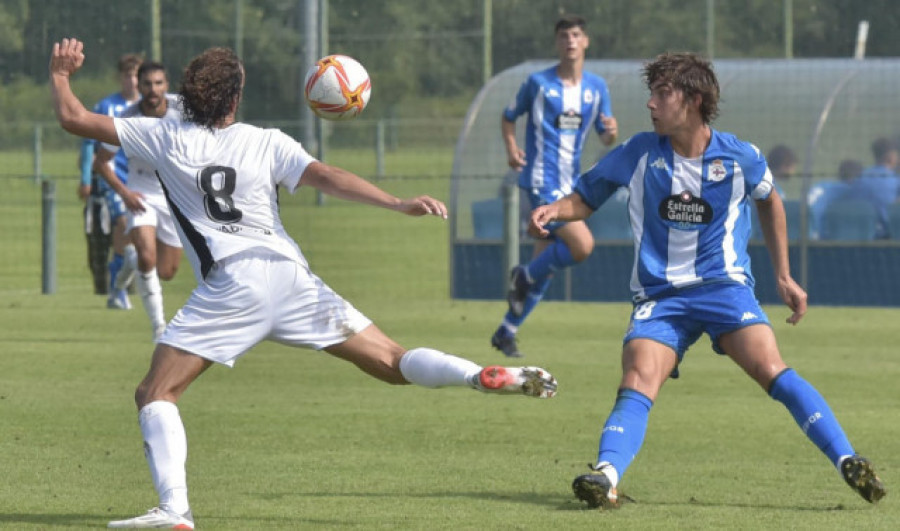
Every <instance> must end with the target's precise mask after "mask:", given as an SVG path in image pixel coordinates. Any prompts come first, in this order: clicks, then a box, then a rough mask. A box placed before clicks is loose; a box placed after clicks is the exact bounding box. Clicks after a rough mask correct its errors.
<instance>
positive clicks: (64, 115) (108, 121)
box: [50, 39, 119, 146]
mask: <svg viewBox="0 0 900 531" xmlns="http://www.w3.org/2000/svg"><path fill="white" fill-rule="evenodd" d="M83 50H84V43H82V42H81V41H79V40H77V39H63V40H62V41H60V42H58V43H56V44H54V45H53V52H52V53H51V54H50V93H51V94H52V95H53V110H54V111H55V112H56V119H57V120H58V121H59V124H60V125H61V126H62V128H63V129H65V130H66V131H68V132H70V133H72V134H75V135H78V136H83V137H87V138H93V139H95V140H100V141H101V142H106V143H107V144H113V145H116V146H118V145H119V135H118V133H116V127H115V125H114V124H113V119H112V118H111V117H109V116H106V115H103V114H97V113H93V112H90V111H89V110H87V109H86V108H85V107H84V105H83V104H82V103H81V100H79V99H78V97H77V96H75V94H74V93H73V92H72V87H71V85H70V84H69V78H70V77H71V76H72V74H74V73H75V72H76V71H77V70H78V69H79V68H81V65H82V64H84V53H83Z"/></svg>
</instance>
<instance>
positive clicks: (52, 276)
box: [41, 179, 56, 295]
mask: <svg viewBox="0 0 900 531" xmlns="http://www.w3.org/2000/svg"><path fill="white" fill-rule="evenodd" d="M41 293H43V294H45V295H51V294H53V293H56V183H55V182H54V181H51V180H48V179H44V180H42V181H41Z"/></svg>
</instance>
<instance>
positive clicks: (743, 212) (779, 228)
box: [530, 54, 885, 508]
mask: <svg viewBox="0 0 900 531" xmlns="http://www.w3.org/2000/svg"><path fill="white" fill-rule="evenodd" d="M644 76H645V79H646V82H647V86H648V87H649V89H650V99H649V101H648V103H647V107H648V108H649V110H650V118H651V119H652V121H653V127H654V132H647V133H641V134H638V135H636V136H634V137H633V138H631V139H629V140H628V141H627V142H625V143H624V144H623V145H621V146H619V147H618V148H616V149H615V150H613V151H612V152H610V153H609V154H608V155H607V156H606V157H604V158H603V159H602V160H601V161H600V162H598V163H597V164H596V165H595V166H594V167H593V168H591V169H590V170H588V171H587V172H586V173H585V174H584V175H583V176H582V177H581V180H580V181H579V183H578V185H577V186H576V189H575V193H573V194H571V195H569V196H567V197H566V198H564V199H561V200H559V201H556V202H554V203H552V204H550V205H547V206H543V207H539V208H537V209H536V210H535V211H534V212H533V213H532V217H531V226H530V230H532V231H534V232H535V233H536V234H537V235H539V236H543V235H546V234H547V229H546V225H547V224H548V223H552V222H555V221H557V220H573V219H584V218H586V217H587V216H589V215H590V214H591V213H592V212H593V211H594V210H595V209H596V208H598V207H600V205H602V204H603V202H604V201H605V200H606V199H607V198H608V197H609V196H610V195H611V194H612V193H613V192H614V191H615V190H616V189H617V188H619V187H626V188H627V189H628V190H629V192H630V198H629V217H630V220H631V225H632V229H633V233H634V249H635V261H634V267H633V269H632V274H631V289H632V290H633V292H634V310H633V312H632V315H631V322H630V324H629V326H628V330H627V331H626V333H625V338H624V347H623V353H622V367H623V374H622V380H621V382H620V385H619V392H618V396H617V398H616V402H615V405H614V407H613V409H612V412H611V413H610V415H609V417H608V419H607V421H606V424H605V425H604V427H603V430H602V432H601V433H602V435H601V438H600V445H599V446H600V448H599V454H598V458H597V463H596V466H594V467H592V470H591V473H589V474H585V475H582V476H579V477H577V478H576V479H575V481H574V482H573V485H572V487H573V490H574V491H575V494H576V496H578V497H579V498H580V499H582V500H584V501H586V502H588V504H589V505H590V506H593V507H604V508H612V507H616V506H617V505H618V501H617V490H616V489H617V484H618V482H619V478H621V477H622V475H623V474H624V473H625V471H626V469H627V468H628V466H629V465H630V464H631V462H632V460H633V459H634V457H635V455H636V454H637V453H638V451H639V450H640V447H641V445H642V443H643V439H644V434H645V432H646V427H647V420H648V415H649V412H650V408H651V406H652V405H653V402H654V400H656V397H657V394H658V392H659V389H660V387H661V386H662V385H663V383H664V382H665V381H666V380H667V379H668V378H669V377H670V376H672V377H677V376H678V364H679V362H680V361H681V359H682V358H683V356H684V354H685V351H686V350H687V349H688V348H689V347H690V346H691V345H692V344H693V343H695V342H696V341H697V340H698V339H699V338H700V335H701V334H703V333H706V334H708V335H709V336H710V338H711V339H712V346H713V349H714V350H715V351H716V352H718V353H720V354H726V355H728V356H729V357H730V358H731V359H732V360H734V361H735V363H737V364H738V365H739V366H740V367H741V368H742V369H743V370H744V371H745V372H746V373H747V374H748V375H749V376H750V377H751V378H753V379H754V380H755V381H756V382H757V383H758V384H759V385H760V386H761V387H762V388H763V389H765V390H766V391H767V392H768V394H769V395H770V396H771V397H772V398H774V399H775V400H778V401H779V402H781V403H782V404H784V406H785V407H786V408H787V409H788V411H789V412H790V413H791V415H792V416H793V418H794V419H795V420H796V422H797V424H798V425H800V427H801V429H802V430H803V432H804V433H805V434H806V436H807V437H808V438H809V439H810V440H811V441H812V442H813V443H814V444H815V445H816V446H817V447H818V448H819V449H820V450H821V451H822V452H823V453H824V454H825V455H826V456H827V457H828V460H829V461H830V462H831V463H832V464H833V465H834V466H835V467H837V469H838V470H839V471H840V472H841V473H842V474H843V476H844V479H845V480H846V481H847V483H848V484H850V486H851V487H852V488H853V489H854V490H855V491H857V492H858V493H859V494H860V495H861V496H862V497H863V498H865V499H866V500H868V501H870V502H875V501H878V500H879V499H880V498H881V497H883V496H884V494H885V490H884V486H883V484H882V483H881V481H880V480H879V479H878V477H877V475H876V474H875V471H874V469H873V468H872V465H871V463H870V462H869V461H868V460H866V459H865V458H863V457H861V456H859V455H857V454H856V452H855V451H854V449H853V446H852V445H851V444H850V441H849V440H848V439H847V437H846V435H845V434H844V431H843V429H842V428H841V426H840V424H839V423H838V421H837V419H836V418H835V416H834V414H833V413H832V411H831V409H830V408H829V406H828V404H827V403H826V402H825V399H824V398H823V397H822V396H821V395H820V394H819V392H818V391H816V389H815V388H814V387H813V386H812V385H810V384H809V383H808V382H807V381H806V380H804V379H803V378H801V377H800V375H799V374H797V372H796V371H794V370H793V369H790V368H789V367H788V366H787V365H786V364H785V363H784V361H783V360H782V358H781V354H780V352H779V350H778V345H777V343H776V341H775V335H774V334H773V332H772V328H771V325H770V324H769V321H768V318H767V317H766V314H765V313H763V311H762V308H761V307H760V305H759V303H758V302H757V300H756V298H755V296H754V293H753V275H752V273H751V271H750V259H749V256H748V255H747V240H748V239H749V237H750V216H749V214H750V212H749V209H750V208H751V205H750V203H751V201H752V202H753V203H755V206H756V208H757V211H758V214H759V219H760V223H761V226H762V229H763V234H764V237H765V240H766V246H767V248H768V249H769V253H770V258H771V260H772V266H773V270H774V273H775V279H776V286H777V289H778V293H779V295H780V296H781V298H782V299H783V300H784V302H785V303H786V304H787V306H788V307H789V308H790V309H791V311H792V312H793V313H792V315H791V316H790V317H789V318H788V319H787V322H788V323H791V324H796V323H797V322H799V321H800V319H801V318H802V317H803V315H804V313H805V312H806V292H805V291H804V290H803V289H802V288H801V287H800V286H799V285H798V284H797V283H796V282H795V281H794V280H793V279H792V278H791V274H790V267H789V263H788V251H787V229H786V226H785V214H784V207H783V204H782V202H781V198H780V196H779V195H778V194H777V193H773V183H772V175H771V172H770V171H769V169H768V167H767V165H766V161H765V158H764V157H763V156H762V155H761V154H760V153H759V151H758V150H757V149H756V147H755V146H753V145H752V144H749V143H747V142H744V141H741V140H739V139H737V138H736V137H735V136H733V135H731V134H728V133H723V132H719V131H716V130H714V129H712V128H711V127H710V125H709V124H710V123H711V121H712V120H713V119H714V118H715V116H716V114H717V105H718V97H719V85H718V81H717V80H716V77H715V74H714V72H713V70H712V67H711V65H710V64H709V63H708V62H706V61H705V60H703V59H701V58H699V57H698V56H696V55H693V54H663V55H661V56H659V57H657V58H656V60H654V61H653V62H651V63H649V64H647V65H646V67H645V69H644ZM700 426H701V427H700V429H701V430H702V424H700Z"/></svg>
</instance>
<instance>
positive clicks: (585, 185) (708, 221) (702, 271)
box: [575, 130, 773, 300]
mask: <svg viewBox="0 0 900 531" xmlns="http://www.w3.org/2000/svg"><path fill="white" fill-rule="evenodd" d="M619 187H625V188H627V189H628V192H629V204H628V215H629V217H630V221H631V228H632V231H633V233H634V252H635V261H634V266H633V267H632V272H631V285H630V287H631V290H632V292H633V293H634V298H635V300H643V299H646V298H653V297H656V296H658V295H661V294H665V293H666V292H669V291H671V290H674V289H677V288H683V287H687V286H695V285H699V284H703V283H708V282H718V281H723V280H731V281H735V282H740V283H742V284H746V285H748V286H751V287H752V286H753V283H754V280H753V275H752V273H751V271H750V257H749V255H748V254H747V241H748V240H749V239H750V228H751V227H750V210H749V209H750V208H751V205H750V201H749V200H750V199H751V198H752V199H766V198H767V197H768V196H769V194H770V193H772V190H773V181H772V174H771V173H770V172H769V168H768V166H767V165H766V160H765V157H763V155H762V154H761V153H760V152H759V150H758V149H757V148H756V146H754V145H753V144H750V143H748V142H744V141H742V140H739V139H738V138H737V137H735V136H734V135H732V134H730V133H723V132H719V131H715V130H712V137H711V139H710V143H709V146H708V147H707V148H706V151H705V152H704V153H703V156H702V157H697V158H695V159H687V158H684V157H681V156H680V155H678V154H677V153H675V152H674V151H673V150H672V146H671V144H670V142H669V138H668V137H666V136H660V135H658V134H656V133H652V132H648V133H640V134H637V135H635V136H634V137H632V138H630V139H629V140H628V141H626V142H625V143H624V144H622V145H620V146H619V147H617V148H616V149H614V150H613V151H611V152H610V153H609V154H608V155H606V156H605V157H604V158H603V159H601V160H600V161H599V162H598V163H597V164H596V165H595V166H594V167H593V168H591V169H589V170H588V171H587V172H586V173H585V174H584V175H583V176H582V177H581V179H580V181H579V183H578V185H577V186H576V189H575V192H576V193H578V194H579V195H580V196H581V198H582V200H583V201H584V202H585V204H586V205H588V206H589V207H590V208H592V209H595V210H596V209H597V208H598V207H600V205H602V204H603V202H604V201H606V199H607V198H608V197H609V196H610V195H612V193H614V192H615V191H616V189H618V188H619Z"/></svg>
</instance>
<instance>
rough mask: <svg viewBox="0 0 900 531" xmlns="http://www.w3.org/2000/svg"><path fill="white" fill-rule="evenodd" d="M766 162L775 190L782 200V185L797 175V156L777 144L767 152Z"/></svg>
mask: <svg viewBox="0 0 900 531" xmlns="http://www.w3.org/2000/svg"><path fill="white" fill-rule="evenodd" d="M766 162H768V163H769V171H771V172H772V177H774V179H775V190H776V191H777V192H778V195H780V196H781V198H782V199H784V198H785V195H784V188H783V184H784V183H785V182H787V180H788V179H790V178H791V177H793V176H794V174H796V173H797V155H795V154H794V150H792V149H791V148H789V147H787V146H786V145H784V144H778V145H777V146H775V147H773V148H772V149H771V150H770V151H769V154H768V156H766Z"/></svg>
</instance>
